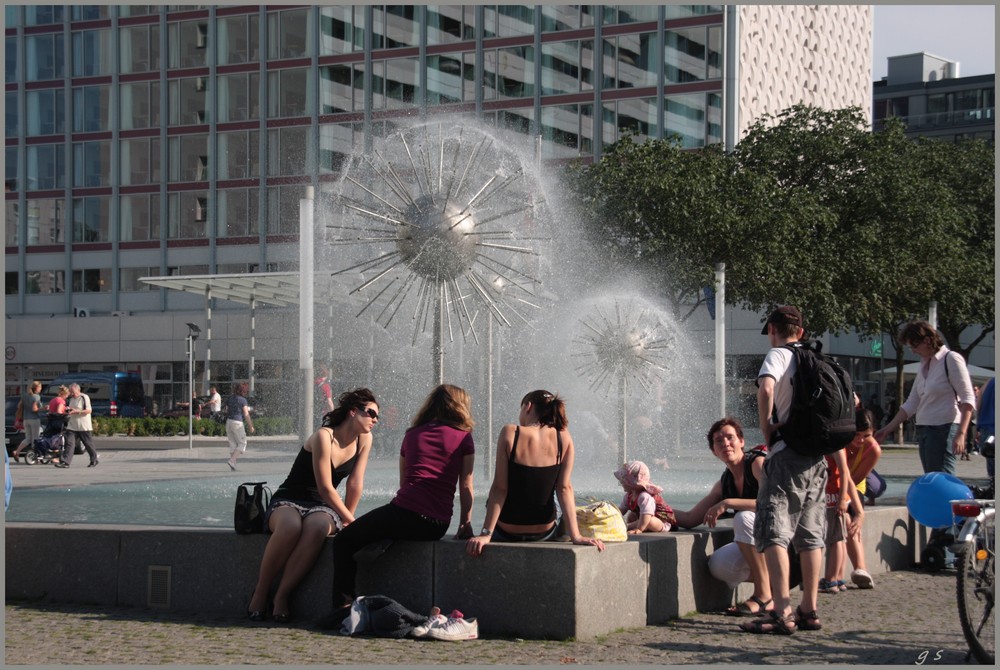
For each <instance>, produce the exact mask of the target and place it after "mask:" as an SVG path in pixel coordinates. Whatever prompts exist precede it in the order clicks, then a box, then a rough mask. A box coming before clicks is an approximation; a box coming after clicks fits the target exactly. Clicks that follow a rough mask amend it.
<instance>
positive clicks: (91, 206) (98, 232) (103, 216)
mask: <svg viewBox="0 0 1000 670" xmlns="http://www.w3.org/2000/svg"><path fill="white" fill-rule="evenodd" d="M110 222H111V198H109V197H90V198H74V199H73V242H108V241H110V240H111V234H110V231H109V227H110ZM109 288H110V287H109Z"/></svg>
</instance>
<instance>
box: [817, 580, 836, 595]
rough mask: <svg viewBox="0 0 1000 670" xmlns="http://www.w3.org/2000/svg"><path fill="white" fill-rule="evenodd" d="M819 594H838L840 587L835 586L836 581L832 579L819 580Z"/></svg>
mask: <svg viewBox="0 0 1000 670" xmlns="http://www.w3.org/2000/svg"><path fill="white" fill-rule="evenodd" d="M819 592H820V593H840V586H839V585H838V584H837V581H836V580H833V579H821V580H819Z"/></svg>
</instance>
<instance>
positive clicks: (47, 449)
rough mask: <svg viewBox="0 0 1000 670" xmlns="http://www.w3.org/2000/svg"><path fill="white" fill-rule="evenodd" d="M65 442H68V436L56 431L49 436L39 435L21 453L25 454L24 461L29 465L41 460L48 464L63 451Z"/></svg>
mask: <svg viewBox="0 0 1000 670" xmlns="http://www.w3.org/2000/svg"><path fill="white" fill-rule="evenodd" d="M64 444H66V438H64V437H63V434H62V433H56V434H55V435H51V436H49V437H39V438H36V439H35V442H34V443H33V444H32V445H31V446H29V447H28V448H27V449H25V450H24V453H22V454H21V455H22V456H24V462H25V463H27V464H28V465H34V464H35V463H39V462H40V463H41V464H42V465H48V464H49V463H51V462H52V459H53V458H56V457H58V456H59V455H60V454H61V453H62V450H63V445H64Z"/></svg>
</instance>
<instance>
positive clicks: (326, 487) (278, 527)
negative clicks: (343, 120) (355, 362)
mask: <svg viewBox="0 0 1000 670" xmlns="http://www.w3.org/2000/svg"><path fill="white" fill-rule="evenodd" d="M377 421H378V402H377V401H376V400H375V396H374V395H373V394H372V392H371V391H369V390H368V389H365V388H359V389H355V390H353V391H348V392H346V393H343V394H342V395H341V396H340V398H339V399H338V406H337V408H336V409H334V410H333V411H331V412H328V413H327V414H326V415H325V416H324V417H323V425H322V426H321V427H320V428H319V430H317V431H316V432H315V433H313V434H312V435H311V436H309V439H307V440H306V442H305V444H304V445H302V448H301V449H299V453H298V454H297V455H296V457H295V461H294V463H292V470H291V472H289V473H288V477H287V478H286V479H285V481H284V482H283V483H282V484H281V486H279V487H278V490H277V491H275V492H274V497H273V498H272V499H271V505H270V507H268V509H267V513H266V515H265V517H264V523H265V525H266V526H267V528H268V530H269V531H270V532H271V537H270V538H268V541H267V546H266V547H265V548H264V557H263V558H262V559H261V562H260V573H259V574H258V576H257V586H256V587H255V588H254V592H253V594H252V595H251V597H250V603H249V604H248V605H247V617H248V618H249V619H250V620H251V621H263V620H264V619H266V618H267V615H268V613H267V603H268V600H269V598H268V593H269V591H270V589H271V583H272V582H273V581H274V578H275V577H277V576H278V573H281V580H280V581H279V582H278V588H277V590H276V591H275V592H274V599H273V615H272V616H273V618H274V620H275V621H276V622H278V623H287V622H288V621H289V619H290V618H291V614H290V612H289V609H288V601H289V598H290V596H291V594H292V591H293V590H294V589H295V587H296V586H297V585H298V584H299V582H300V581H302V578H303V577H305V576H306V574H307V573H308V572H309V571H310V570H311V569H312V567H313V565H314V564H315V562H316V558H317V556H319V552H320V550H321V549H322V548H323V543H324V542H325V541H326V538H327V537H328V536H331V535H334V534H335V533H337V531H339V530H340V529H341V528H343V527H344V525H345V524H348V523H351V522H352V521H354V512H355V510H357V507H358V501H360V500H361V491H362V489H363V488H364V477H365V469H366V467H367V464H368V454H369V453H370V452H371V446H372V435H371V431H372V428H374V427H375V424H376V422H377ZM345 478H346V479H347V490H346V493H345V497H344V498H341V497H340V494H339V493H338V492H337V485H338V484H339V483H340V482H341V481H343V480H344V479H345Z"/></svg>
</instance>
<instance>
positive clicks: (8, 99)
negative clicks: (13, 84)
mask: <svg viewBox="0 0 1000 670" xmlns="http://www.w3.org/2000/svg"><path fill="white" fill-rule="evenodd" d="M3 103H4V111H5V112H6V114H5V115H4V136H5V137H17V136H18V135H20V134H21V114H20V113H19V112H18V109H17V91H8V92H7V93H4V96H3Z"/></svg>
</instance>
